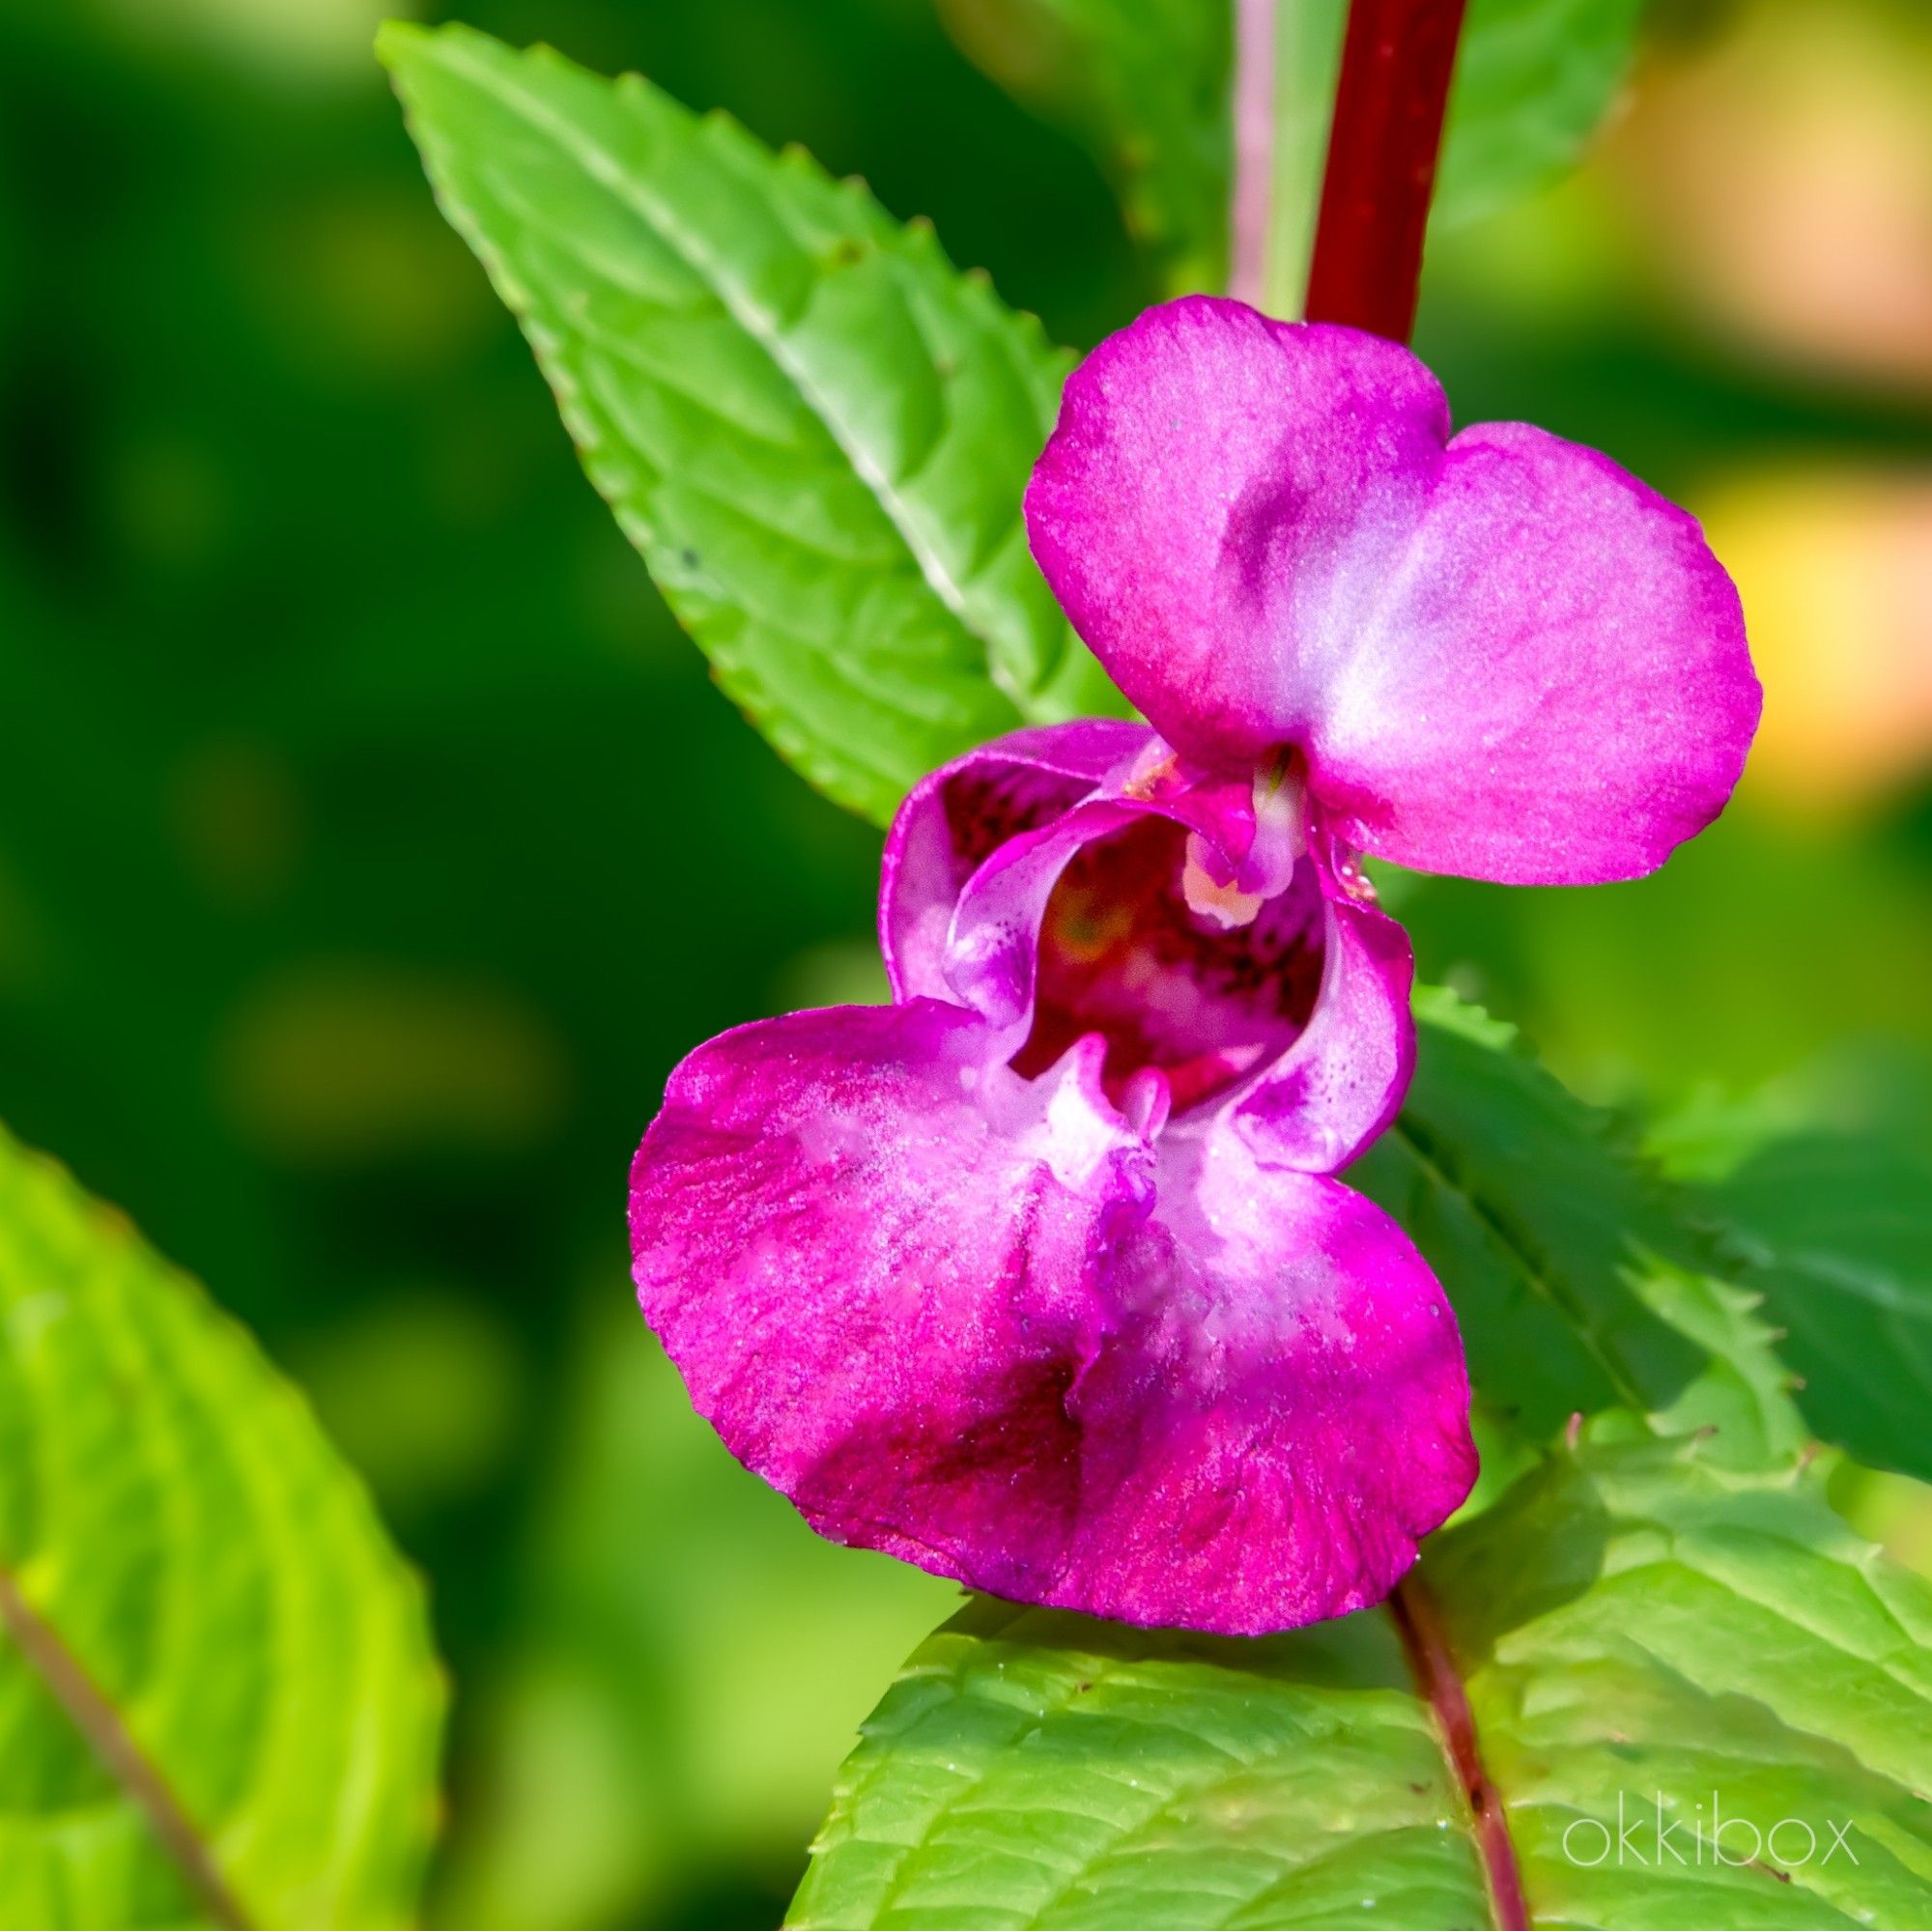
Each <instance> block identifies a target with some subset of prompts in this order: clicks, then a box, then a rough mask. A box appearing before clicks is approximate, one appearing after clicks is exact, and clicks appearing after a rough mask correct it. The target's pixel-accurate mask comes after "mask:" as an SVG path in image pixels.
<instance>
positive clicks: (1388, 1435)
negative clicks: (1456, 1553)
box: [1063, 1131, 1476, 1634]
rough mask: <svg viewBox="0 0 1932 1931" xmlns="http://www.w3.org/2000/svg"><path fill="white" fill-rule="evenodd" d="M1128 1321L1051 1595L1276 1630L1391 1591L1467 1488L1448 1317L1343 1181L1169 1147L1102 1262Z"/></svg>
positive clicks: (1085, 1398) (1465, 1441) (1223, 1146)
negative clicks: (1153, 1187) (1142, 1201)
mask: <svg viewBox="0 0 1932 1931" xmlns="http://www.w3.org/2000/svg"><path fill="white" fill-rule="evenodd" d="M1108 1291H1109V1293H1110V1297H1111V1298H1112V1299H1113V1301H1114V1302H1115V1304H1116V1306H1117V1307H1119V1308H1120V1309H1121V1310H1122V1314H1123V1315H1124V1317H1125V1324H1124V1325H1123V1326H1122V1327H1120V1328H1119V1329H1118V1330H1117V1331H1116V1333H1115V1335H1114V1337H1113V1339H1112V1341H1111V1344H1110V1346H1109V1347H1108V1348H1107V1349H1105V1350H1104V1352H1103V1353H1102V1355H1101V1357H1100V1359H1099V1360H1098V1361H1097V1362H1096V1363H1095V1365H1094V1369H1093V1370H1092V1371H1091V1372H1090V1373H1089V1374H1088V1375H1087V1376H1086V1377H1084V1378H1083V1379H1082V1381H1081V1382H1080V1384H1079V1386H1078V1387H1077V1388H1076V1390H1075V1391H1074V1398H1073V1401H1072V1403H1071V1406H1072V1408H1073V1411H1074V1413H1075V1414H1076V1415H1077V1416H1078V1418H1079V1420H1080V1422H1081V1424H1082V1426H1083V1429H1084V1432H1085V1439H1086V1445H1087V1454H1086V1484H1087V1491H1088V1493H1090V1494H1092V1495H1099V1496H1104V1497H1105V1498H1106V1499H1105V1506H1104V1508H1094V1509H1090V1510H1089V1511H1088V1512H1087V1513H1086V1514H1085V1515H1084V1516H1083V1519H1082V1521H1081V1524H1080V1533H1079V1535H1078V1536H1077V1538H1076V1540H1075V1544H1074V1547H1073V1549H1072V1554H1071V1560H1070V1563H1069V1570H1068V1578H1067V1583H1066V1585H1065V1597H1064V1598H1063V1600H1065V1602H1067V1603H1068V1604H1070V1605H1071V1606H1073V1607H1076V1608H1086V1609H1090V1610H1093V1611H1094V1612H1095V1613H1098V1614H1102V1615H1111V1616H1119V1617H1122V1618H1124V1619H1125V1620H1127V1621H1130V1622H1138V1623H1148V1624H1162V1625H1165V1624H1181V1625H1186V1626H1189V1627H1194V1628H1202V1629H1213V1630H1220V1631H1224V1632H1228V1633H1236V1634H1260V1633H1264V1632H1266V1631H1269V1630H1279V1629H1292V1628H1296V1627H1298V1626H1300V1625H1301V1624H1304V1623H1311V1622H1318V1621H1321V1619H1323V1618H1325V1617H1328V1616H1337V1615H1342V1614H1344V1613H1345V1612H1347V1611H1349V1610H1350V1609H1358V1608H1361V1607H1363V1606H1364V1605H1365V1604H1370V1603H1375V1602H1378V1601H1379V1600H1380V1599H1381V1598H1382V1597H1383V1596H1384V1595H1386V1594H1387V1593H1388V1591H1389V1589H1390V1588H1391V1587H1393V1585H1394V1584H1395V1583H1396V1581H1397V1580H1398V1579H1399V1578H1400V1577H1401V1576H1402V1575H1403V1573H1404V1571H1405V1570H1406V1569H1407V1568H1408V1566H1409V1564H1410V1562H1412V1561H1413V1560H1414V1557H1415V1548H1416V1544H1417V1542H1418V1541H1419V1540H1420V1538H1421V1537H1423V1536H1424V1535H1427V1534H1428V1533H1429V1532H1430V1531H1431V1530H1432V1529H1435V1528H1436V1527H1438V1526H1439V1525H1440V1524H1441V1523H1442V1522H1443V1521H1444V1520H1446V1519H1447V1518H1448V1517H1449V1516H1450V1515H1451V1514H1452V1513H1453V1512H1454V1511H1455V1510H1456V1509H1457V1508H1458V1507H1459V1506H1460V1505H1461V1503H1462V1501H1463V1498H1464V1496H1466V1495H1467V1493H1468V1491H1469V1488H1470V1485H1471V1484H1472V1483H1473V1482H1474V1480H1475V1476H1476V1451H1475V1445H1474V1443H1473V1441H1472V1439H1471V1437H1470V1434H1469V1423H1468V1409H1469V1387H1468V1380H1467V1376H1466V1372H1465V1370H1464V1367H1463V1348H1462V1342H1461V1339H1460V1337H1459V1336H1458V1334H1457V1331H1456V1322H1455V1317H1454V1316H1453V1314H1452V1313H1451V1312H1450V1308H1449V1304H1448V1302H1447V1300H1446V1299H1445V1298H1444V1297H1443V1293H1442V1290H1441V1289H1440V1287H1439V1286H1438V1285H1437V1284H1436V1281H1435V1276H1434V1275H1433V1274H1432V1273H1431V1272H1430V1271H1429V1268H1428V1266H1427V1265H1426V1264H1424V1262H1423V1260H1422V1258H1421V1256H1420V1255H1419V1254H1417V1253H1416V1251H1415V1249H1414V1248H1413V1247H1412V1246H1411V1245H1410V1244H1409V1241H1408V1237H1407V1235H1405V1234H1404V1233H1403V1232H1402V1230H1401V1229H1400V1228H1399V1227H1398V1226H1397V1225H1396V1224H1395V1222H1394V1221H1393V1220H1391V1219H1390V1218H1389V1217H1388V1216H1387V1215H1386V1214H1385V1213H1383V1212H1382V1210H1381V1209H1380V1208H1379V1207H1377V1206H1375V1205H1374V1204H1373V1203H1372V1202H1370V1201H1367V1200H1364V1199H1363V1198H1362V1197H1361V1196H1360V1195H1359V1194H1355V1193H1351V1192H1350V1191H1349V1189H1348V1188H1347V1187H1345V1186H1343V1185H1342V1183H1341V1182H1340V1181H1339V1180H1334V1179H1329V1178H1321V1177H1320V1176H1316V1175H1309V1174H1295V1173H1284V1172H1280V1171H1276V1170H1271V1169H1268V1168H1265V1167H1262V1166H1258V1165H1256V1164H1255V1162H1254V1160H1253V1158H1252V1155H1251V1154H1250V1153H1249V1151H1248V1150H1247V1149H1246V1148H1245V1147H1244V1146H1243V1145H1242V1143H1241V1141H1240V1139H1239V1138H1238V1137H1237V1136H1236V1135H1235V1134H1233V1133H1230V1132H1225V1131H1222V1132H1216V1133H1213V1134H1211V1135H1209V1136H1208V1138H1207V1139H1206V1140H1203V1141H1169V1142H1164V1143H1163V1146H1162V1159H1161V1164H1160V1173H1159V1178H1158V1204H1157V1206H1156V1208H1155V1212H1154V1214H1153V1216H1152V1218H1151V1221H1150V1222H1149V1223H1148V1224H1147V1225H1146V1227H1145V1229H1144V1231H1143V1233H1142V1235H1141V1236H1140V1237H1139V1238H1138V1239H1137V1240H1133V1241H1128V1242H1123V1243H1122V1249H1121V1251H1120V1252H1119V1253H1118V1254H1117V1255H1115V1256H1111V1257H1110V1260H1109V1267H1108Z"/></svg>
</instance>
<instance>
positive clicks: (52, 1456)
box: [0, 1134, 443, 1931]
mask: <svg viewBox="0 0 1932 1931" xmlns="http://www.w3.org/2000/svg"><path fill="white" fill-rule="evenodd" d="M442 1706H443V1690H442V1686H441V1680H440V1675H439V1672H438V1670H437V1666H436V1663H435V1660H434V1657H433V1655H432V1652H431V1649H430V1642H429V1634H428V1627H427V1619H426V1617H425V1614H424V1607H423V1602H422V1595H421V1591H420V1588H419V1587H418V1585H417V1584H416V1582H415V1580H414V1579H413V1577H412V1576H410V1575H409V1574H408V1572H407V1571H406V1570H405V1569H404V1567H403V1565H402V1563H401V1562H400V1561H399V1559H398V1558H397V1556H396V1554H395V1552H394V1550H393V1549H392V1548H390V1546H389V1544H388V1543H387V1541H386V1540H385V1538H384V1535H383V1532H382V1530H381V1528H380V1526H379V1525H378V1523H377V1522H376V1519H375V1517H374V1514H373V1512H372V1510H371V1508H370V1505H369V1502H368V1499H367V1497H366V1496H365V1494H364V1493H363V1491H362V1490H361V1488H360V1486H359V1484H357V1483H356V1482H355V1479H354V1478H353V1477H352V1476H351V1475H350V1474H349V1472H348V1471H347V1470H346V1469H345V1468H344V1467H343V1465H342V1464H341V1462H339V1461H338V1460H337V1459H336V1457H335V1455H334V1454H333V1452H332V1451H331V1450H330V1449H329V1447H328V1446H327V1443H326V1442H325V1441H324V1440H323V1438H322V1435H321V1433H320V1431H319V1430H318V1429H317V1427H316V1425H315V1423H314V1421H313V1419H312V1418H311V1416H310V1415H309V1413H308V1411H307V1409H306V1408H305V1407H304V1406H302V1404H301V1402H300V1400H299V1398H298V1396H297V1395H296V1394H295V1392H294V1391H293V1389H291V1388H290V1387H289V1386H288V1385H287V1384H286V1383H285V1382H282V1381H281V1380H279V1379H278V1378H277V1377H275V1375H274V1374H273V1372H272V1371H271V1370H270V1368H269V1366H268V1365H267V1363H266V1362H265V1361H264V1360H263V1359H262V1357H261V1355H260V1353H259V1352H258V1351H257V1349H255V1347H254V1345H253V1344H252V1342H250V1341H249V1340H248V1338H247V1337H246V1336H245V1335H244V1334H243V1333H242V1332H241V1330H240V1329H239V1328H237V1327H236V1326H235V1325H234V1323H233V1322H231V1321H230V1320H227V1319H226V1318H225V1317H224V1316H222V1315H221V1314H220V1313H218V1312H217V1311H216V1310H215V1309H214V1308H213V1307H212V1306H211V1305H210V1304H209V1302H208V1301H207V1299H206V1298H205V1296H204V1295H203V1294H202V1292H201V1291H200V1290H199V1289H198V1288H197V1287H196V1286H195V1285H194V1284H193V1283H192V1282H190V1281H188V1280H186V1279H185V1278H184V1277H183V1276H182V1275H180V1274H179V1273H177V1272H176V1271H175V1270H174V1269H172V1268H171V1267H169V1266H168V1265H167V1264H165V1263H164V1262H162V1261H161V1260H160V1259H159V1258H158V1257H157V1256H156V1255H155V1254H154V1253H153V1252H152V1251H151V1250H150V1249H148V1248H147V1247H146V1246H144V1245H143V1244H142V1242H141V1241H140V1239H139V1237H138V1236H137V1235H135V1234H134V1233H133V1231H132V1230H131V1229H130V1228H129V1227H128V1224H127V1223H126V1222H125V1221H124V1220H123V1219H122V1218H121V1217H120V1216H119V1215H118V1214H116V1213H115V1212H114V1211H113V1210H112V1209H111V1208H108V1207H102V1206H100V1205H99V1203H97V1202H95V1201H92V1200H90V1199H89V1198H88V1196H87V1195H86V1194H84V1193H83V1192H82V1191H81V1190H80V1188H79V1187H77V1186H76V1185H75V1184H74V1182H73V1181H72V1179H71V1178H69V1176H68V1175H67V1174H66V1173H65V1172H64V1171H62V1170H61V1169H59V1168H58V1167H56V1166H54V1165H53V1164H52V1163H51V1162H48V1161H45V1160H43V1159H41V1158H39V1157H37V1156H35V1155H33V1154H31V1153H28V1152H26V1151H24V1150H22V1149H20V1148H19V1147H18V1146H17V1145H16V1144H15V1143H14V1141H12V1140H11V1139H8V1138H7V1137H6V1136H5V1135H4V1134H0V1924H5V1925H6V1926H7V1927H8V1931H190V1927H192V1928H193V1931H238V1927H248V1931H384V1928H385V1927H398V1928H399V1927H402V1926H405V1925H408V1924H410V1923H412V1922H413V1921H414V1914H415V1905H416V1894H417V1890H418V1888H419V1885H420V1880H421V1876H422V1870H423V1865H424V1861H425V1859H426V1857H427V1855H428V1851H429V1847H430V1842H431V1838H432V1834H433V1831H434V1827H435V1821H436V1813H437V1793H436V1777H437V1759H438V1749H439V1738H440V1729H441V1717H442Z"/></svg>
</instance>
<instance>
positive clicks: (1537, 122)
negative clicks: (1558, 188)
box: [1435, 0, 1644, 226]
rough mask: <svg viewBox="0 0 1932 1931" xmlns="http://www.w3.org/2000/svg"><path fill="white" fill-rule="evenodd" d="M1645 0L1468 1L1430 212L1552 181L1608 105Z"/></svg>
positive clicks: (1473, 213)
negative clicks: (1432, 209)
mask: <svg viewBox="0 0 1932 1931" xmlns="http://www.w3.org/2000/svg"><path fill="white" fill-rule="evenodd" d="M1643 5H1644V0H1469V11H1468V16H1467V24H1466V25H1465V26H1464V28H1463V45H1462V50H1461V51H1460V52H1459V53H1458V55H1457V57H1456V79H1455V83H1454V85H1453V86H1452V88H1451V89H1450V94H1449V116H1448V121H1447V124H1446V125H1445V127H1444V128H1443V130H1442V159H1441V164H1440V166H1439V167H1438V169H1437V171H1436V178H1435V220H1437V221H1440V222H1442V223H1444V224H1445V225H1449V226H1453V225H1455V224H1457V223H1459V222H1463V221H1472V220H1475V219H1476V218H1478V217H1479V216H1481V215H1484V214H1488V213H1492V211H1493V210H1495V209H1498V208H1501V207H1503V206H1505V205H1506V204H1508V203H1509V202H1511V201H1514V200H1516V199H1517V198H1518V197H1520V196H1521V195H1525V194H1528V193H1531V192H1532V191H1533V190H1535V189H1536V188H1538V187H1541V186H1543V185H1545V184H1546V183H1548V182H1550V181H1553V180H1554V179H1555V178H1556V177H1557V176H1558V175H1560V174H1561V173H1562V172H1563V170H1564V169H1565V168H1567V167H1569V166H1570V165H1571V163H1572V162H1573V161H1575V160H1576V158H1577V155H1578V154H1579V153H1580V152H1581V150H1582V148H1583V144H1584V143H1585V142H1586V141H1587V140H1588V139H1589V138H1590V136H1591V135H1592V134H1593V133H1594V132H1595V131H1596V129H1597V128H1598V126H1599V125H1600V124H1601V123H1602V121H1603V119H1604V116H1605V113H1607V112H1608V110H1609V107H1610V103H1611V101H1612V100H1613V99H1615V98H1616V93H1617V89H1618V88H1619V87H1620V86H1621V85H1622V83H1623V77H1624V72H1625V70H1626V69H1627V68H1628V67H1629V65H1630V59H1631V53H1632V50H1633V48H1634V45H1635V43H1636V34H1637V25H1638V21H1639V19H1640V18H1641V15H1642V13H1643Z"/></svg>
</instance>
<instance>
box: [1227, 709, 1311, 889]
mask: <svg viewBox="0 0 1932 1931" xmlns="http://www.w3.org/2000/svg"><path fill="white" fill-rule="evenodd" d="M1254 799H1255V841H1254V843H1253V844H1252V845H1250V846H1249V847H1248V855H1247V857H1246V859H1245V860H1243V861H1242V864H1241V870H1240V877H1239V880H1238V883H1240V884H1241V885H1243V886H1245V887H1247V888H1248V889H1249V890H1250V891H1255V892H1259V893H1260V894H1261V895H1262V897H1263V898H1264V899H1265V898H1273V897H1275V896H1276V895H1279V894H1280V893H1283V892H1286V891H1287V890H1288V887H1289V882H1290V881H1291V880H1292V879H1293V877H1294V867H1295V866H1296V865H1297V864H1298V863H1299V862H1300V861H1301V860H1302V859H1303V858H1305V857H1306V856H1307V854H1308V766H1307V765H1306V764H1305V763H1303V762H1302V757H1301V753H1299V752H1298V751H1295V750H1294V749H1293V747H1290V748H1289V749H1286V750H1283V751H1279V752H1277V753H1275V754H1274V756H1272V757H1271V758H1269V759H1267V760H1266V761H1265V762H1264V763H1263V764H1260V765H1257V766H1256V767H1255V790H1254Z"/></svg>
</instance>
